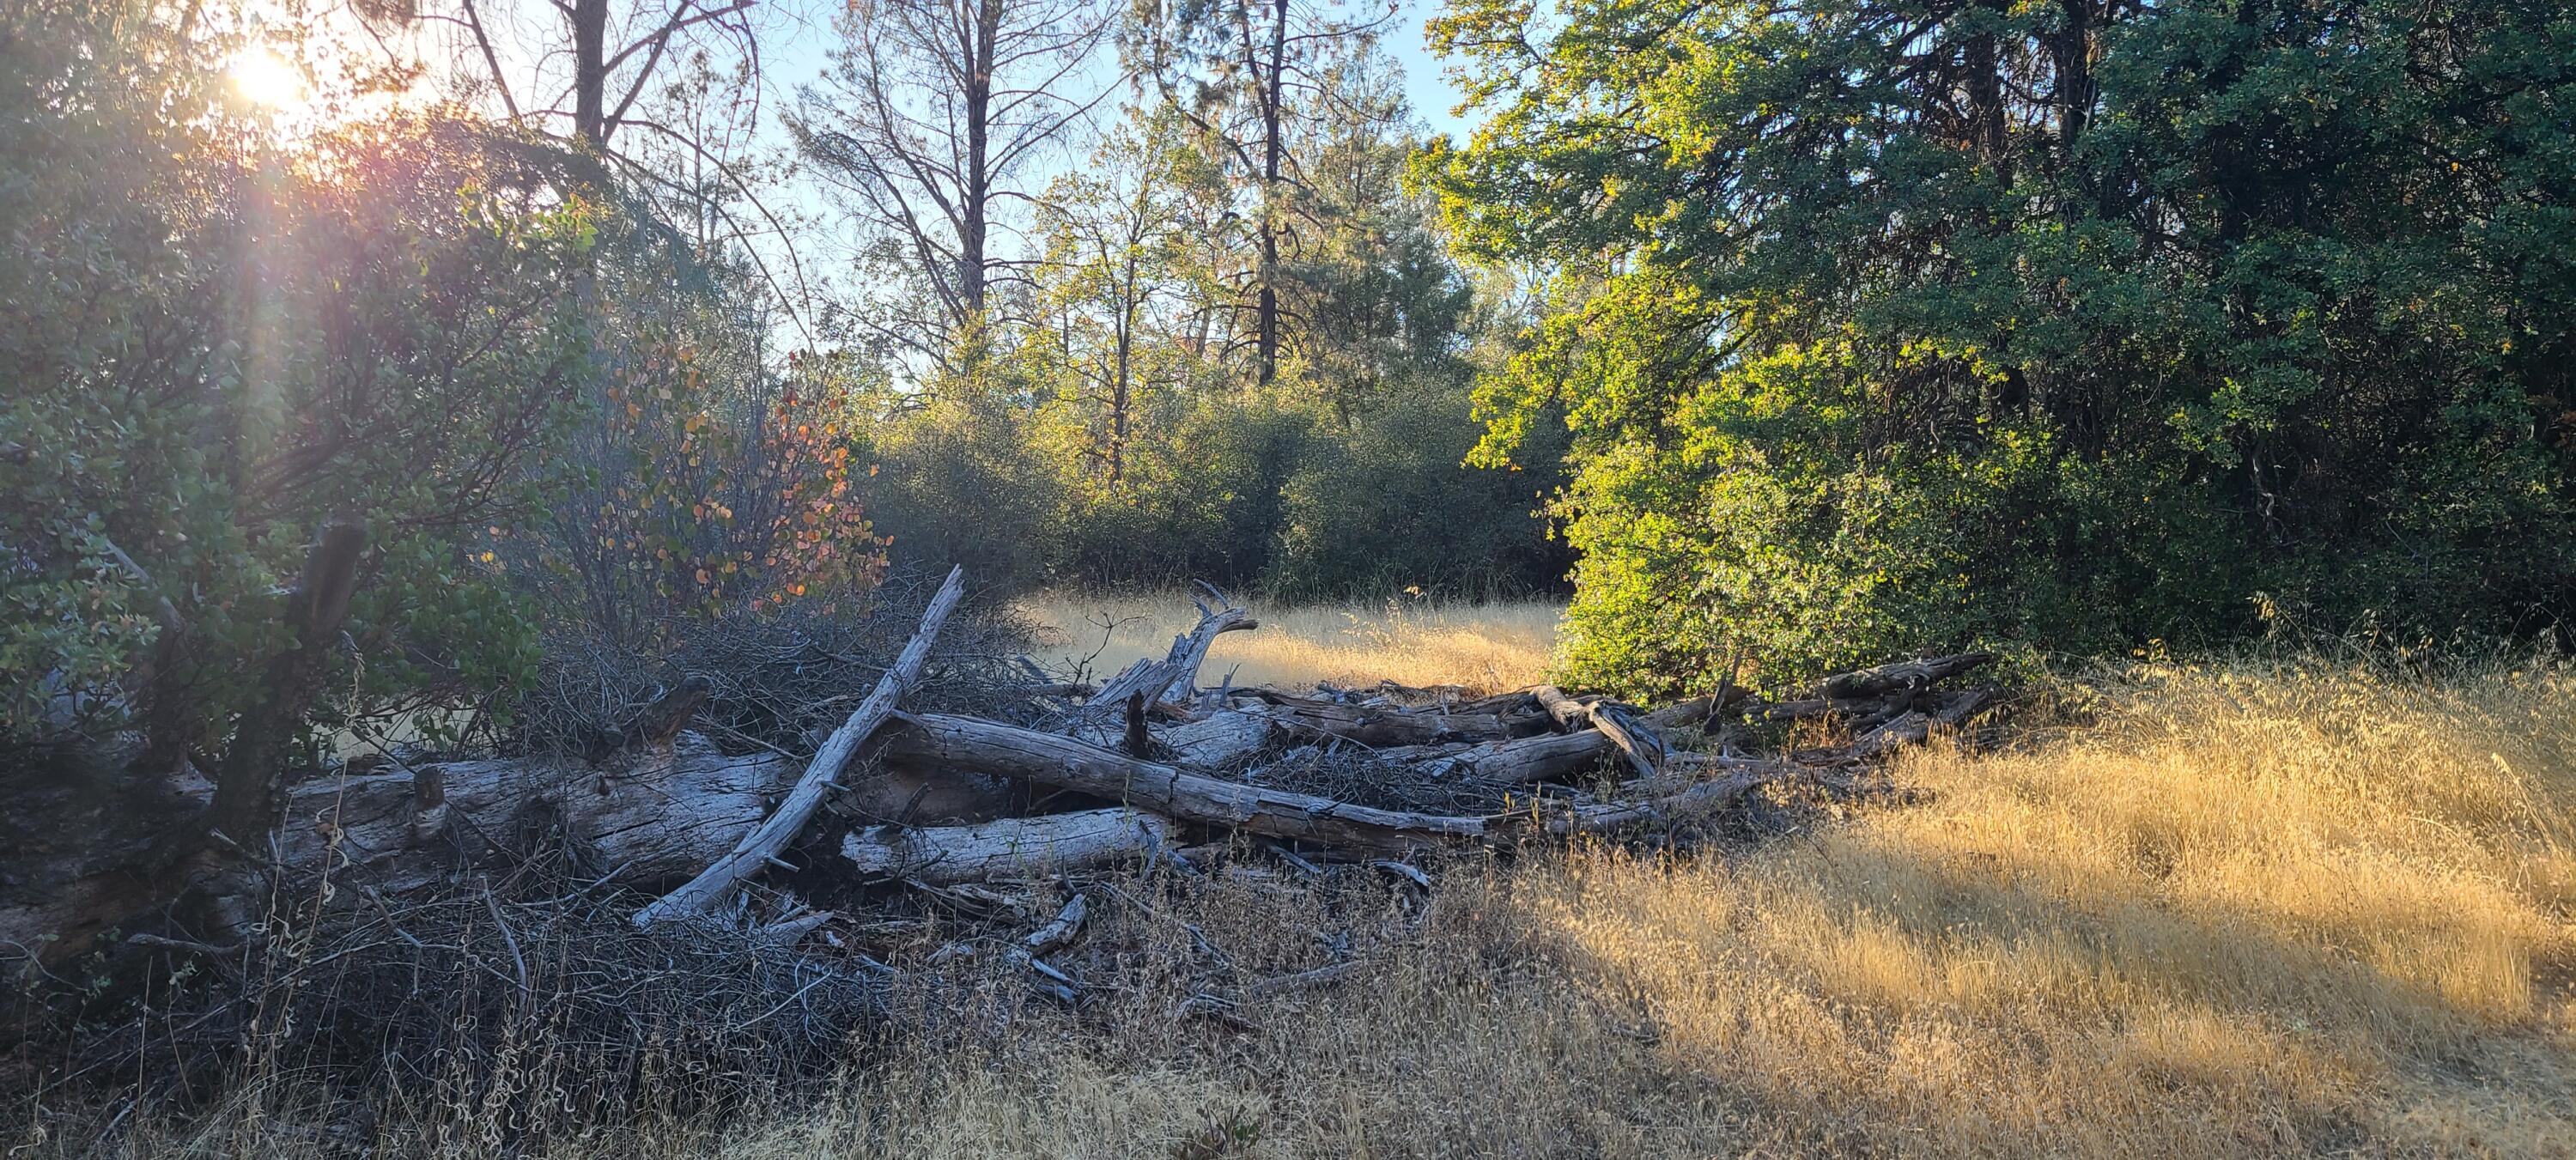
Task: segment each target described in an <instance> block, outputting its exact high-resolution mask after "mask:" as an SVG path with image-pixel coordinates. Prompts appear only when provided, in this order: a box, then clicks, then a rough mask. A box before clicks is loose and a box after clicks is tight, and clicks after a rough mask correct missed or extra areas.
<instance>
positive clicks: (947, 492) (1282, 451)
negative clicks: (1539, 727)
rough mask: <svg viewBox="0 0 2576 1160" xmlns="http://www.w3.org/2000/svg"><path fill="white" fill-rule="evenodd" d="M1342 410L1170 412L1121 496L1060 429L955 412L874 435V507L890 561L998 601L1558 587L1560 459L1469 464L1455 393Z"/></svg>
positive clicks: (1248, 393) (870, 483) (966, 408)
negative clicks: (987, 588)
mask: <svg viewBox="0 0 2576 1160" xmlns="http://www.w3.org/2000/svg"><path fill="white" fill-rule="evenodd" d="M950 385H951V386H952V387H955V386H956V385H957V384H953V383H952V384H950ZM1335 410H1336V407H1335V406H1334V405H1333V404H1332V402H1331V401H1329V399H1328V397H1327V396H1325V395H1323V394H1321V393H1319V392H1314V391H1310V390H1304V389H1301V388H1300V387H1298V386H1297V385H1296V381H1295V380H1292V381H1291V383H1290V384H1288V385H1286V386H1282V387H1275V388H1271V389H1266V390H1265V389H1259V388H1242V389H1223V390H1215V391H1208V392H1203V393H1198V394H1195V395H1191V396H1187V397H1175V398H1171V399H1167V400H1164V401H1163V405H1162V406H1161V407H1160V408H1158V410H1157V412H1156V413H1155V414H1154V415H1152V416H1151V418H1150V421H1146V422H1141V423H1139V425H1138V429H1137V431H1136V434H1135V436H1134V437H1133V439H1132V441H1131V442H1130V443H1129V444H1128V445H1127V446H1126V447H1125V448H1124V450H1123V457H1122V458H1123V463H1122V472H1121V477H1120V479H1119V480H1118V481H1117V483H1116V484H1115V485H1114V486H1113V485H1110V484H1107V483H1105V482H1104V481H1103V480H1101V479H1100V478H1099V477H1098V475H1097V474H1096V473H1095V472H1092V471H1087V470H1086V465H1087V463H1088V461H1087V460H1086V459H1085V458H1084V457H1083V456H1081V455H1080V454H1079V453H1078V452H1077V451H1074V450H1069V449H1070V448H1076V447H1078V446H1079V445H1080V444H1079V441H1078V440H1077V439H1074V438H1067V437H1065V433H1064V432H1062V431H1060V430H1056V429H1053V428H1052V427H1051V425H1050V424H1051V422H1052V421H1053V420H1054V419H1055V415H1054V414H1053V413H1051V412H1049V411H1046V410H1044V409H1038V410H1035V411H1032V410H1030V409H1026V408H1022V407H1018V406H1014V405H1013V404H1012V403H1011V402H1010V401H1009V400H1008V398H1007V397H1006V396H998V395H996V394H994V393H992V392H990V391H985V392H973V393H964V394H962V395H946V396H942V397H939V398H937V399H936V400H935V401H930V402H927V403H917V404H913V405H909V406H906V407H904V408H902V409H899V410H896V411H894V412H892V413H890V414H889V415H888V416H887V417H885V418H884V419H883V420H881V421H880V422H878V423H877V424H876V425H875V427H874V431H875V434H874V437H873V439H874V441H873V444H872V450H873V452H874V454H875V455H876V457H877V458H876V467H877V471H876V474H875V475H874V476H873V477H871V478H870V479H868V480H867V481H866V484H865V486H864V487H863V489H862V494H863V498H864V502H865V503H866V505H867V509H868V511H869V513H870V516H871V518H872V519H873V520H874V524H875V527H876V528H877V529H878V530H880V531H882V532H884V533H886V534H887V535H888V536H889V538H890V540H891V543H890V545H889V549H888V550H889V552H890V553H891V554H892V555H893V556H894V558H896V559H899V560H907V561H912V562H915V563H919V564H922V565H932V564H944V563H950V562H955V563H964V564H966V565H967V566H968V568H969V569H970V571H972V572H973V573H974V574H975V575H976V576H977V577H978V582H979V583H982V584H987V585H991V586H993V587H995V588H999V589H1005V590H1009V589H1025V588H1030V587H1035V586H1039V585H1044V584H1070V585H1076V586H1091V587H1110V588H1135V587H1151V586H1161V585H1170V584H1176V583H1182V582H1186V581H1189V580H1192V579H1203V580H1208V581H1211V582H1214V583H1217V584H1220V585H1224V586H1226V587H1228V588H1245V589H1251V588H1259V589H1262V590H1264V591H1266V592H1268V593H1270V594H1271V595H1274V596H1278V597H1283V598H1290V599H1300V598H1332V597H1343V596H1351V595H1381V594H1384V593H1387V592H1393V591H1396V590H1398V589H1401V588H1405V587H1407V586H1418V587H1423V588H1436V589H1446V590H1450V591H1473V592H1476V593H1480V594H1482V593H1490V592H1512V593H1526V592H1531V591H1539V590H1544V589H1547V588H1549V587H1550V586H1552V585H1554V584H1555V583H1556V582H1557V580H1558V579H1559V578H1560V577H1562V576H1563V575H1564V573H1565V569H1566V565H1567V560H1566V557H1565V553H1564V552H1563V550H1562V549H1561V548H1560V547H1559V546H1558V545H1555V544H1553V543H1551V541H1550V539H1549V536H1548V531H1547V527H1546V525H1545V523H1544V521H1543V520H1542V519H1541V518H1540V517H1539V515H1538V514H1537V510H1538V508H1539V507H1540V506H1541V503H1542V499H1541V498H1540V497H1541V495H1542V494H1543V493H1544V492H1547V491H1550V490H1552V489H1553V488H1554V487H1555V486H1556V484H1557V482H1558V481H1557V479H1556V478H1555V476H1554V473H1553V466H1554V463H1555V462H1556V460H1555V458H1554V457H1553V456H1545V457H1540V458H1536V459H1535V460H1534V462H1536V463H1538V464H1539V469H1537V470H1531V471H1522V470H1519V469H1489V468H1483V467H1473V466H1468V465H1466V464H1465V463H1464V462H1463V459H1464V457H1465V456H1466V455H1467V453H1468V452H1469V451H1471V450H1473V449H1474V446H1475V443H1476V429H1475V427H1474V426H1473V425H1472V424H1470V423H1469V422H1468V421H1467V411H1468V401H1467V398H1466V394H1465V391H1464V389H1463V387H1460V386H1456V385H1444V384H1439V383H1436V382H1434V383H1422V384H1415V385H1411V386H1407V387H1405V388H1403V389H1401V390H1398V391H1395V392H1393V393H1390V394H1387V395H1385V396H1384V398H1383V401H1382V402H1375V403H1372V404H1369V405H1367V406H1366V407H1365V408H1364V409H1362V410H1360V411H1359V412H1357V413H1355V414H1354V415H1353V416H1352V417H1351V419H1350V421H1349V422H1348V423H1347V425H1345V424H1344V423H1343V422H1342V421H1341V420H1340V419H1339V418H1337V417H1336V415H1335Z"/></svg>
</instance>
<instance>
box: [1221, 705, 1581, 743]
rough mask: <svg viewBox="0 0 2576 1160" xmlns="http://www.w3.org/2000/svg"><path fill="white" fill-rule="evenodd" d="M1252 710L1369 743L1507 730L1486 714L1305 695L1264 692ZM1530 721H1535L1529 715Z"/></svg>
mask: <svg viewBox="0 0 2576 1160" xmlns="http://www.w3.org/2000/svg"><path fill="white" fill-rule="evenodd" d="M1262 700H1263V702H1264V703H1263V704H1262V706H1261V707H1260V708H1258V709H1255V710H1252V711H1253V712H1256V713H1259V714H1261V715H1262V716H1265V717H1268V718H1269V719H1271V720H1272V721H1275V722H1277V723H1278V725H1279V727H1280V728H1281V729H1283V730H1286V731H1287V732H1288V733H1289V734H1290V735H1291V736H1295V737H1303V738H1308V739H1313V738H1323V737H1338V738H1341V739H1343V740H1345V741H1351V742H1356V743H1358V744H1361V745H1366V746H1369V747H1371V748H1383V747H1386V746H1396V745H1429V744H1433V743H1435V742H1438V741H1441V740H1444V739H1445V740H1460V741H1483V740H1490V739H1500V738H1505V737H1509V736H1512V735H1513V731H1514V726H1513V723H1512V722H1511V721H1510V720H1508V719H1506V718H1504V717H1502V716H1500V715H1497V714H1491V713H1448V712H1443V711H1441V710H1438V709H1374V708H1369V707H1366V706H1359V705H1345V704H1341V703H1338V702H1334V701H1322V700H1315V699H1311V698H1306V697H1288V696H1281V695H1276V694H1273V695H1270V696H1266V697H1263V698H1262ZM1532 723H1533V724H1536V720H1535V719H1533V721H1532Z"/></svg>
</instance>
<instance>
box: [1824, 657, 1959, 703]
mask: <svg viewBox="0 0 2576 1160" xmlns="http://www.w3.org/2000/svg"><path fill="white" fill-rule="evenodd" d="M1994 659H1995V654H1993V653H1960V654H1957V655H1955V656H1944V657H1925V658H1923V659H1922V660H1917V661H1901V662H1898V663H1896V664H1890V665H1880V666H1878V667H1877V668H1874V669H1862V670H1860V671H1859V672H1856V673H1843V674H1840V675H1837V676H1831V677H1827V678H1825V679H1824V680H1823V681H1822V682H1820V683H1818V684H1817V686H1816V696H1818V697H1820V698H1823V699H1825V700H1829V701H1830V700H1838V699H1843V698H1850V697H1877V696H1884V695H1886V694H1888V693H1893V692H1895V691H1897V690H1899V689H1925V688H1929V687H1931V686H1932V685H1933V684H1934V683H1935V682H1938V681H1945V680H1948V679H1950V678H1952V677H1955V676H1958V675H1959V674H1961V673H1964V672H1967V671H1968V670H1970V669H1974V668H1976V667H1977V666H1979V665H1983V664H1985V663H1987V662H1989V661H1992V660H1994Z"/></svg>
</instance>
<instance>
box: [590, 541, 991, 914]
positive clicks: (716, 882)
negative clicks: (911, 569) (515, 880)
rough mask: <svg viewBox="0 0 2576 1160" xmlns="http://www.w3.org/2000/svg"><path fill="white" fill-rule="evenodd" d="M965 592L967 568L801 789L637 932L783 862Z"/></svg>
mask: <svg viewBox="0 0 2576 1160" xmlns="http://www.w3.org/2000/svg"><path fill="white" fill-rule="evenodd" d="M965 593H966V569H964V568H962V567H958V568H951V569H949V570H948V579H947V580H946V581H945V582H944V583H942V584H940V586H939V594H938V595H936V596H933V597H931V598H930V607H928V608H926V609H924V610H923V611H922V614H921V627H920V628H919V629H917V630H915V631H914V632H913V634H912V640H911V642H910V643H908V644H906V645H904V646H903V652H902V653H901V654H899V655H897V656H896V657H895V660H894V664H893V665H891V666H889V667H888V668H887V669H886V671H885V675H884V676H882V677H880V678H878V679H877V687H876V689H875V691H873V692H871V693H869V694H868V699H867V700H865V701H862V702H860V703H859V707H858V709H857V710H855V711H853V712H852V713H851V714H850V719H849V720H847V721H844V722H842V723H841V727H840V728H838V729H835V730H833V731H832V736H831V738H830V739H829V740H827V741H825V742H824V743H823V747H822V748H821V749H820V750H817V751H816V752H815V754H814V760H813V762H812V764H809V765H807V766H806V767H805V775H804V776H803V777H800V778H797V779H796V787H795V788H794V789H792V790H789V791H788V793H787V798H786V800H784V801H782V802H780V803H779V804H778V812H776V813H774V814H771V815H770V817H769V820H768V821H766V822H763V823H762V824H761V825H760V827H759V828H758V829H755V830H753V831H752V832H751V833H748V834H745V835H743V838H742V841H741V842H740V843H739V844H737V845H735V847H734V849H733V852H732V853H729V854H727V855H725V856H724V857H722V858H719V859H717V860H716V862H715V864H714V865H712V866H709V867H707V868H706V870H705V872H703V873H701V874H699V875H698V876H697V877H695V878H692V879H690V880H689V881H688V883H687V884H686V885H684V886H682V887H680V888H679V889H677V890H674V891H672V892H671V893H669V894H666V895H663V896H662V897H661V898H659V899H656V900H654V901H653V902H652V903H651V904H649V905H647V906H645V907H644V908H643V909H642V910H639V911H636V912H635V924H636V925H637V926H649V925H651V924H653V923H656V922H660V921H664V920H666V919H672V918H679V917H682V916H685V915H692V914H698V913H701V912H704V911H705V910H706V909H707V908H708V907H710V906H713V905H715V904H716V902H717V901H718V900H720V899H722V898H724V897H725V896H726V895H728V894H731V893H732V892H733V889H734V887H736V886H738V885H740V884H741V883H742V882H743V881H744V880H746V879H748V878H750V877H751V876H752V875H755V874H758V873H760V871H761V869H762V867H765V866H768V865H770V864H771V863H773V862H775V861H776V860H777V858H778V855H779V853H780V852H781V851H784V850H785V849H787V844H788V843H789V842H792V841H794V840H795V839H796V834H797V832H798V831H800V830H803V829H804V828H805V823H806V822H807V821H809V820H811V819H812V818H813V816H814V811H815V809H816V808H817V807H819V806H821V805H822V804H823V795H824V793H825V792H826V791H828V790H829V789H830V788H831V786H832V779H833V778H834V777H835V776H837V775H838V774H839V773H840V772H841V767H842V766H845V765H848V764H849V763H850V757H851V755H853V754H855V753H857V752H858V749H859V743H860V742H863V741H866V740H867V739H868V737H869V735H871V734H873V733H875V732H876V731H877V727H878V726H880V725H883V724H885V722H886V719H887V718H888V717H889V716H891V715H892V714H893V713H894V711H895V702H896V701H899V700H901V699H902V697H903V694H904V692H905V691H906V690H907V689H909V688H911V686H912V684H913V683H914V682H916V681H918V680H920V679H921V666H922V665H923V664H924V663H926V662H927V661H928V660H929V659H930V646H931V642H932V641H935V640H937V639H938V637H939V628H940V626H941V625H942V624H944V623H946V622H947V620H948V613H949V611H950V610H951V609H954V608H956V607H957V602H958V600H959V599H961V598H963V597H964V596H965Z"/></svg>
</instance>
